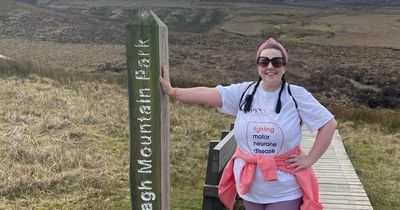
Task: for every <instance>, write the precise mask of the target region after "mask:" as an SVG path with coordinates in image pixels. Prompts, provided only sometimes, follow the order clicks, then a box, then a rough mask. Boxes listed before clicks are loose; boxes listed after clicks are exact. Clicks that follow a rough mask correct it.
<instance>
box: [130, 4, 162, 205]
mask: <svg viewBox="0 0 400 210" xmlns="http://www.w3.org/2000/svg"><path fill="white" fill-rule="evenodd" d="M126 50H127V65H128V89H129V91H128V92H129V119H130V173H129V176H130V189H131V204H132V209H133V210H169V194H170V176H169V156H168V155H169V149H168V144H169V108H168V107H169V101H168V97H167V96H166V95H164V94H162V92H161V87H160V81H159V77H160V75H161V68H160V67H161V65H162V64H166V65H168V29H167V26H166V25H165V24H164V23H163V22H162V21H161V20H160V19H159V18H158V17H157V16H156V15H155V14H154V13H153V12H152V11H141V12H139V13H138V15H137V16H136V17H135V18H134V19H133V21H132V22H130V23H129V24H128V25H127V43H126Z"/></svg>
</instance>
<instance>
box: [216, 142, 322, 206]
mask: <svg viewBox="0 0 400 210" xmlns="http://www.w3.org/2000/svg"><path fill="white" fill-rule="evenodd" d="M299 153H300V147H299V146H297V147H296V148H294V149H292V150H290V151H288V152H285V153H283V154H280V155H278V156H274V157H271V156H261V155H252V156H248V155H246V154H244V153H243V152H242V151H240V149H239V148H238V149H237V150H236V152H235V153H234V154H233V156H232V158H231V159H230V160H229V162H228V163H227V165H226V166H225V169H224V172H223V174H222V177H221V180H220V182H219V186H218V196H219V199H220V200H221V202H222V203H223V204H224V205H225V206H226V207H227V208H228V209H229V210H232V209H233V205H234V203H235V198H236V193H237V192H236V185H235V177H234V175H233V163H234V160H235V159H236V158H241V159H243V161H244V163H243V166H242V168H241V171H240V183H239V192H240V193H241V194H246V193H247V192H248V191H249V187H250V184H251V182H252V180H253V177H254V175H255V172H256V167H258V168H259V169H260V170H261V172H262V174H263V178H264V181H272V180H276V179H277V175H276V172H277V171H276V170H281V171H284V172H287V173H291V174H293V175H294V176H295V177H296V180H297V182H298V183H299V185H300V187H301V189H302V191H303V204H302V205H301V207H300V210H321V209H322V208H323V207H322V204H321V203H319V196H318V182H317V177H316V176H315V174H314V171H313V169H312V168H311V167H310V168H307V169H303V170H301V171H298V172H293V170H294V169H291V168H287V167H286V166H287V164H286V163H285V159H286V158H287V157H288V156H290V155H292V154H299ZM272 190H273V189H272Z"/></svg>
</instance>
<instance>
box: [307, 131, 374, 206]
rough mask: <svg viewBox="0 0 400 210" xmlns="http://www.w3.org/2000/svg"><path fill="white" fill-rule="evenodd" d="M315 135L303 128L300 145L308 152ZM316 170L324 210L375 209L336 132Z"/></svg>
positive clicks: (315, 167)
mask: <svg viewBox="0 0 400 210" xmlns="http://www.w3.org/2000/svg"><path fill="white" fill-rule="evenodd" d="M315 135H316V134H312V133H310V132H309V131H308V130H306V129H303V140H302V144H301V146H302V149H303V150H304V151H306V152H307V153H308V151H309V150H310V149H311V146H312V144H313V142H314V139H315ZM314 170H315V173H316V175H317V178H318V183H319V188H320V192H319V194H320V200H321V202H322V204H323V205H324V210H339V209H340V210H344V209H346V210H356V209H373V208H372V206H371V203H370V201H369V199H368V197H367V194H366V193H365V190H364V188H363V186H362V184H361V182H360V180H359V179H358V176H357V174H356V172H355V171H354V168H353V165H352V164H351V162H350V159H349V157H348V156H347V153H346V150H345V149H344V146H343V142H342V139H341V137H340V135H339V133H338V131H337V130H336V131H335V135H334V136H333V140H332V144H331V146H330V147H329V148H328V150H327V151H326V153H325V154H324V155H323V156H322V157H321V158H320V159H319V160H318V162H317V163H315V164H314Z"/></svg>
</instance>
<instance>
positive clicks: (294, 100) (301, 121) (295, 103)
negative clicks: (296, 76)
mask: <svg viewBox="0 0 400 210" xmlns="http://www.w3.org/2000/svg"><path fill="white" fill-rule="evenodd" d="M288 93H289V95H290V97H292V99H293V102H294V106H295V107H296V109H297V112H299V107H298V106H297V102H296V99H294V97H293V95H292V92H291V91H290V84H289V83H288ZM299 118H300V125H302V124H303V120H302V119H301V116H300V113H299Z"/></svg>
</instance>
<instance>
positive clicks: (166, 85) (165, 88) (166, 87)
mask: <svg viewBox="0 0 400 210" xmlns="http://www.w3.org/2000/svg"><path fill="white" fill-rule="evenodd" d="M161 72H162V73H161V76H160V84H161V90H162V92H163V93H164V94H167V95H168V96H171V95H172V91H173V88H172V86H171V82H170V80H169V68H168V66H167V65H166V64H162V66H161Z"/></svg>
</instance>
